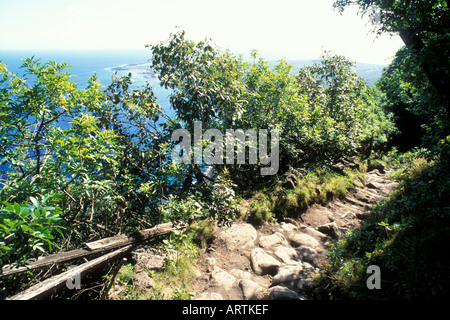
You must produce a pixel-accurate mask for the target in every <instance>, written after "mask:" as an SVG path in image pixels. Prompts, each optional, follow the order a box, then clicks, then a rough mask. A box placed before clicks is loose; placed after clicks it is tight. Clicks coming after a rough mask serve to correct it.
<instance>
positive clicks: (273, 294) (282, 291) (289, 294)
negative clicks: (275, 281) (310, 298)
mask: <svg viewBox="0 0 450 320" xmlns="http://www.w3.org/2000/svg"><path fill="white" fill-rule="evenodd" d="M269 299H271V300H304V297H302V296H300V295H299V294H298V293H296V292H295V291H293V290H291V289H288V288H286V287H282V286H275V287H272V288H270V289H269Z"/></svg>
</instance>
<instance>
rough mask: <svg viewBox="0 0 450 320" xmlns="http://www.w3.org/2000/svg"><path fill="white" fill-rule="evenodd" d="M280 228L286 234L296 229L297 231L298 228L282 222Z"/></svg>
mask: <svg viewBox="0 0 450 320" xmlns="http://www.w3.org/2000/svg"><path fill="white" fill-rule="evenodd" d="M280 226H281V229H282V230H283V231H285V232H291V231H294V230H295V229H297V226H296V225H294V224H292V223H286V222H281V223H280Z"/></svg>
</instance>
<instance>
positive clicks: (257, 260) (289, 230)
mask: <svg viewBox="0 0 450 320" xmlns="http://www.w3.org/2000/svg"><path fill="white" fill-rule="evenodd" d="M396 186H397V183H396V182H395V181H392V180H390V179H388V178H387V177H386V173H383V174H381V173H380V172H379V171H378V170H374V171H371V172H368V173H366V181H365V184H363V183H361V184H360V185H358V186H357V187H356V188H355V189H354V190H353V191H352V192H350V193H349V194H348V195H347V196H346V197H345V198H343V199H341V200H333V201H332V202H330V203H329V204H327V205H326V206H318V205H314V206H312V207H311V208H309V209H308V210H307V211H306V212H305V213H304V214H302V217H301V219H299V220H295V221H294V220H292V221H290V222H289V223H285V222H282V223H280V224H278V223H266V224H264V225H263V226H262V227H260V228H258V229H255V228H254V227H253V226H251V225H250V224H246V223H234V224H232V225H231V226H229V227H223V228H218V229H217V230H216V239H215V241H214V243H213V244H212V245H211V246H210V247H209V248H208V249H206V250H202V251H201V253H200V258H199V266H198V267H199V275H198V276H197V278H196V279H195V281H194V292H195V294H194V297H193V299H196V300H214V299H232V300H252V299H299V300H301V299H308V298H310V297H311V293H312V292H313V290H314V285H313V280H312V276H313V275H314V274H316V273H318V272H319V271H320V268H322V267H323V266H325V265H326V262H327V258H326V248H327V245H328V243H329V241H330V239H331V238H333V237H336V235H337V231H346V230H350V229H354V228H356V227H357V226H358V225H359V224H360V223H361V221H362V220H364V219H365V217H366V216H367V215H368V214H370V211H369V208H370V206H371V205H373V204H374V203H375V202H377V201H378V200H380V199H382V198H384V197H386V196H387V195H388V194H389V193H390V192H391V191H392V190H393V189H394V188H395V187H396Z"/></svg>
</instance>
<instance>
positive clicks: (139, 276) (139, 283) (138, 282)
mask: <svg viewBox="0 0 450 320" xmlns="http://www.w3.org/2000/svg"><path fill="white" fill-rule="evenodd" d="M133 284H134V285H135V286H136V287H141V288H145V289H147V288H153V287H154V286H155V282H154V281H153V279H152V278H150V276H149V275H148V274H147V273H146V272H144V271H141V272H138V273H136V274H135V275H134V279H133Z"/></svg>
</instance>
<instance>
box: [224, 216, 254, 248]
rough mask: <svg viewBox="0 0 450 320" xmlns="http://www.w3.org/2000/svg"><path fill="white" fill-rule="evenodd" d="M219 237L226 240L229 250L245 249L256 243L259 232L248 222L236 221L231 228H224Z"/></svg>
mask: <svg viewBox="0 0 450 320" xmlns="http://www.w3.org/2000/svg"><path fill="white" fill-rule="evenodd" d="M217 238H218V239H220V240H222V241H224V242H225V245H226V247H227V249H228V250H236V249H241V248H244V249H245V248H249V247H253V246H254V245H255V240H256V238H257V233H256V230H255V228H254V227H253V226H252V225H250V224H248V223H235V224H233V225H232V226H231V227H229V228H224V229H222V230H221V231H220V232H219V233H218V235H217Z"/></svg>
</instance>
